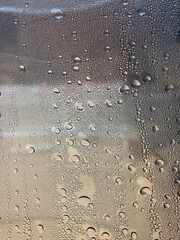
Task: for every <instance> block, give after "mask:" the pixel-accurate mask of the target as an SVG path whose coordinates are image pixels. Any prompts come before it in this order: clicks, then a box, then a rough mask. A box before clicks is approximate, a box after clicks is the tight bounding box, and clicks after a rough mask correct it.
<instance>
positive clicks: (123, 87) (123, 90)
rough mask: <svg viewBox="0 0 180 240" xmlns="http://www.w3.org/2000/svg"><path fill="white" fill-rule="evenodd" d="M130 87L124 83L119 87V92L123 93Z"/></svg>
mask: <svg viewBox="0 0 180 240" xmlns="http://www.w3.org/2000/svg"><path fill="white" fill-rule="evenodd" d="M129 90H130V88H129V86H128V85H124V86H122V87H121V88H120V92H122V93H124V92H129Z"/></svg>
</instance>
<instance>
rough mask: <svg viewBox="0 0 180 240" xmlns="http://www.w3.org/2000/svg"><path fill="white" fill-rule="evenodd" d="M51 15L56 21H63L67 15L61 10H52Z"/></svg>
mask: <svg viewBox="0 0 180 240" xmlns="http://www.w3.org/2000/svg"><path fill="white" fill-rule="evenodd" d="M51 13H52V14H53V16H54V17H55V19H56V20H61V19H63V18H64V16H65V14H64V13H63V11H62V10H61V9H60V8H52V9H51Z"/></svg>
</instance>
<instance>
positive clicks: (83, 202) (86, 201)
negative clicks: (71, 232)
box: [77, 196, 91, 207]
mask: <svg viewBox="0 0 180 240" xmlns="http://www.w3.org/2000/svg"><path fill="white" fill-rule="evenodd" d="M77 201H78V203H79V204H80V205H81V206H83V207H87V206H88V204H89V203H90V202H91V199H90V198H89V197H88V196H81V197H79V198H78V200H77Z"/></svg>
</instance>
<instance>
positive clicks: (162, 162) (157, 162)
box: [155, 159, 164, 166]
mask: <svg viewBox="0 0 180 240" xmlns="http://www.w3.org/2000/svg"><path fill="white" fill-rule="evenodd" d="M155 164H156V165H157V166H163V165H164V161H163V160H162V159H157V160H156V161H155Z"/></svg>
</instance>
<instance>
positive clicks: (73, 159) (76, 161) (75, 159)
mask: <svg viewBox="0 0 180 240" xmlns="http://www.w3.org/2000/svg"><path fill="white" fill-rule="evenodd" d="M71 161H73V162H75V163H78V162H79V161H80V157H79V156H78V155H73V156H72V157H71Z"/></svg>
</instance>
